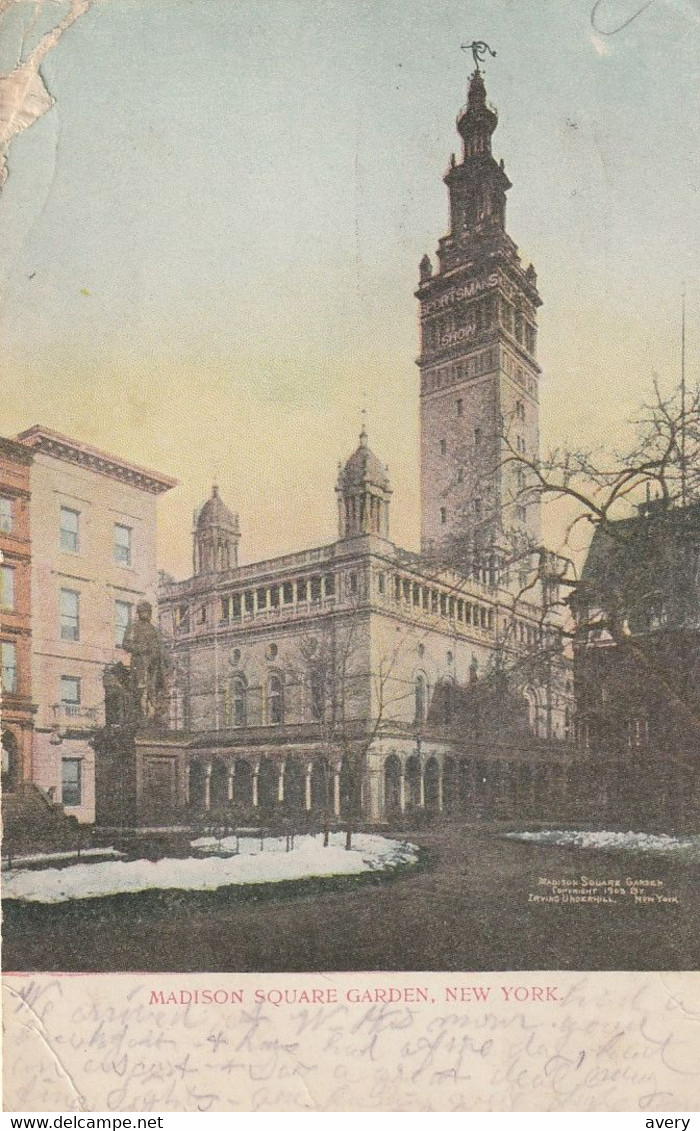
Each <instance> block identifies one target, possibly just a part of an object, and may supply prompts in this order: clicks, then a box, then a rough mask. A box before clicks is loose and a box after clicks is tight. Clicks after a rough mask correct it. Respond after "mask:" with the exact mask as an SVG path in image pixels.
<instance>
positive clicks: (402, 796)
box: [399, 762, 406, 813]
mask: <svg viewBox="0 0 700 1131" xmlns="http://www.w3.org/2000/svg"><path fill="white" fill-rule="evenodd" d="M399 808H400V810H401V812H402V813H405V812H406V766H405V765H404V763H403V762H402V763H401V774H400V776H399Z"/></svg>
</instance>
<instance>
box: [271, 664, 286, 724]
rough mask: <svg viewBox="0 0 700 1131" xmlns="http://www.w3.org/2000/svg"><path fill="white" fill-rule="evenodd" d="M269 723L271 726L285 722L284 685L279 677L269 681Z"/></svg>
mask: <svg viewBox="0 0 700 1131" xmlns="http://www.w3.org/2000/svg"><path fill="white" fill-rule="evenodd" d="M267 721H268V723H270V724H271V725H272V724H275V723H282V722H284V685H283V683H282V679H281V677H280V676H278V675H271V676H268V680H267Z"/></svg>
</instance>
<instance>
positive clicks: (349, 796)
mask: <svg viewBox="0 0 700 1131" xmlns="http://www.w3.org/2000/svg"><path fill="white" fill-rule="evenodd" d="M355 789H356V782H355V780H354V775H353V770H352V766H351V765H350V759H349V758H347V757H346V755H345V754H343V757H342V759H341V762H340V815H341V817H349V816H350V815H351V814H352V813H354V812H355V808H356V806H355V804H354V801H355Z"/></svg>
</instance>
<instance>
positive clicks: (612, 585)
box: [502, 382, 700, 732]
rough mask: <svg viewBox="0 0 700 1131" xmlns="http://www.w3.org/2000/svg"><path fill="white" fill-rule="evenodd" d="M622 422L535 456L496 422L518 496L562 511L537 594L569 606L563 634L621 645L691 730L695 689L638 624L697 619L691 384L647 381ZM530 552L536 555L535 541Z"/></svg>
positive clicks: (699, 487) (679, 624)
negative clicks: (629, 426) (521, 481)
mask: <svg viewBox="0 0 700 1131" xmlns="http://www.w3.org/2000/svg"><path fill="white" fill-rule="evenodd" d="M632 423H633V426H634V428H635V433H636V435H635V439H634V440H633V442H632V443H631V444H630V446H629V448H628V449H627V450H625V451H610V452H606V451H605V450H602V449H599V450H582V449H575V448H572V447H564V446H562V447H560V448H557V449H555V450H553V451H552V452H550V453H549V454H548V455H547V457H546V458H544V459H542V460H539V459H534V458H530V457H528V456H527V455H525V454H524V453H523V452H522V451H518V450H517V448H516V446H515V444H514V443H513V442H512V437H511V436H510V435H509V430H508V428H505V429H504V432H503V436H502V443H503V449H504V453H505V454H504V456H503V465H504V466H507V465H511V466H515V467H517V468H521V469H522V470H523V472H524V474H525V477H526V479H525V485H524V486H523V491H522V497H523V498H526V499H533V498H536V499H539V500H541V501H542V502H544V503H547V504H548V505H549V506H552V507H555V508H559V510H560V511H561V512H565V513H566V521H565V522H564V524H563V526H564V531H563V535H562V539H561V544H560V546H559V547H558V549H557V554H556V563H557V564H556V567H555V568H554V569H553V570H552V569H550V577H549V592H548V593H546V597H547V600H546V601H545V604H546V605H548V607H549V608H551V607H552V605H553V604H558V605H559V606H561V607H562V609H566V608H567V607H568V608H569V609H572V610H573V611H574V612H575V621H574V622H569V623H566V622H564V623H565V625H566V627H565V631H566V633H567V635H569V636H570V637H571V638H572V639H573V640H574V642H581V643H583V642H586V641H588V642H590V641H592V640H598V641H605V640H607V641H609V642H610V643H612V644H614V645H616V646H617V647H618V648H620V649H622V650H624V652H625V654H626V655H629V657H630V658H631V660H632V661H633V662H634V663H635V664H637V665H638V667H639V668H640V670H642V671H644V672H646V673H647V674H648V676H649V679H650V680H652V681H653V684H654V686H655V687H658V688H659V689H660V690H662V691H663V693H664V694H665V695H666V696H667V698H668V701H669V703H670V704H672V705H673V707H674V708H676V709H677V710H678V711H679V712H680V713H681V715H682V717H683V719H684V720H685V723H686V725H689V726H691V727H692V728H693V729H694V730H695V731H696V732H697V730H698V729H700V714H699V712H698V698H697V693H696V690H695V688H692V689H688V690H685V689H684V688H683V687H681V686H680V685H679V682H678V680H677V679H676V678H675V676H674V675H670V674H669V672H668V668H667V655H666V653H665V652H663V651H662V652H660V651H659V649H658V647H656V646H655V644H654V637H653V636H650V635H649V633H648V630H649V629H650V628H652V627H654V626H655V625H656V627H662V620H663V621H664V622H665V624H666V626H667V627H668V628H669V629H671V628H675V629H677V630H681V629H688V628H695V629H696V630H697V627H698V604H699V601H698V581H699V580H700V578H699V577H698V569H697V565H696V562H695V556H696V554H697V550H696V548H695V547H696V546H697V536H698V531H699V529H700V527H699V525H698V524H699V522H700V511H698V512H697V513H696V505H697V504H698V502H700V390H698V389H695V390H691V391H690V392H689V393H687V394H686V393H685V392H684V391H682V390H681V389H678V390H676V392H675V393H673V394H672V395H670V396H665V395H664V394H662V392H661V390H660V388H659V385H658V382H654V387H653V394H652V396H651V398H650V399H649V401H648V402H647V403H644V404H643V405H642V406H641V408H640V410H639V413H638V414H637V418H636V420H634V421H633V422H632ZM693 516H694V518H693ZM640 518H646V519H648V521H647V522H646V523H645V522H640V521H639V520H640ZM681 518H682V521H681ZM653 539H656V543H655V544H654V545H652V544H651V542H650V540H653ZM663 539H667V540H668V541H669V545H668V547H667V549H669V550H670V548H671V542H673V543H674V547H675V555H674V554H666V555H665V554H664V547H663V546H662V545H661V542H662V541H663ZM587 551H588V552H589V558H588V564H587V565H585V566H583V568H582V562H583V561H584V560H585V556H586V552H587ZM652 553H653V554H654V555H655V559H654V560H655V561H657V563H658V562H659V561H660V560H661V559H662V558H663V557H664V556H665V558H666V561H665V566H664V567H663V569H662V570H661V574H660V573H659V569H660V567H659V566H658V565H657V568H655V569H650V560H651V559H650V554H652ZM591 556H592V557H593V558H594V559H600V558H602V557H603V556H604V558H605V576H604V577H603V576H601V572H602V570H603V564H602V563H601V564H600V565H599V566H598V568H597V569H596V560H594V561H591ZM552 560H553V559H552ZM541 561H542V562H543V563H545V566H546V562H547V556H546V554H545V552H544V551H541ZM662 606H663V607H664V608H665V611H664V612H662V611H661V607H662ZM643 628H644V629H646V630H647V631H646V632H643V631H641V629H643Z"/></svg>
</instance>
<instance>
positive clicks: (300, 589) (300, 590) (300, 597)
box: [297, 581, 307, 601]
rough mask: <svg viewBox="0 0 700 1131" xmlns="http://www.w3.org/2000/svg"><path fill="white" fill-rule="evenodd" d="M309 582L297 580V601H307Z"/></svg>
mask: <svg viewBox="0 0 700 1131" xmlns="http://www.w3.org/2000/svg"><path fill="white" fill-rule="evenodd" d="M306 590H307V584H306V582H305V581H297V601H306V600H307V596H306Z"/></svg>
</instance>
